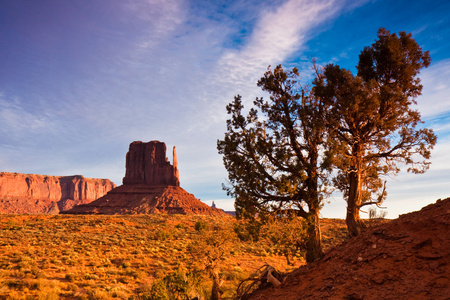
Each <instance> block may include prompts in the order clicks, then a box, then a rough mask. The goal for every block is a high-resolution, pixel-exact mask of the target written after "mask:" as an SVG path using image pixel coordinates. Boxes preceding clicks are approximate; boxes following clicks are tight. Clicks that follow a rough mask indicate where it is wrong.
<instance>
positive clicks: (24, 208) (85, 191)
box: [0, 172, 116, 214]
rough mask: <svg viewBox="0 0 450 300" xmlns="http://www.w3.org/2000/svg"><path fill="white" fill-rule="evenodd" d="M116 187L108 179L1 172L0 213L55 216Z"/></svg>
mask: <svg viewBox="0 0 450 300" xmlns="http://www.w3.org/2000/svg"><path fill="white" fill-rule="evenodd" d="M115 187H116V185H115V184H114V183H113V182H111V181H110V180H108V179H93V178H85V177H83V176H81V175H75V176H47V175H36V174H21V173H8V172H0V213H4V214H5V213H18V214H24V213H30V214H35V213H38V214H40V213H58V212H59V211H64V210H68V209H71V208H72V207H74V206H75V205H78V204H84V203H89V202H92V201H94V200H96V199H98V198H100V197H102V196H103V195H105V194H106V193H107V192H108V191H110V190H112V189H113V188H115Z"/></svg>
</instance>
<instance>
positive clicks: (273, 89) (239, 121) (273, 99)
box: [217, 66, 325, 262]
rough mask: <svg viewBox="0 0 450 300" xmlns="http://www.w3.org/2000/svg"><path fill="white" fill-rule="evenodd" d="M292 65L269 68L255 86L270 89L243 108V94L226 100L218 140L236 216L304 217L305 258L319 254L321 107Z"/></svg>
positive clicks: (323, 129) (323, 178)
mask: <svg viewBox="0 0 450 300" xmlns="http://www.w3.org/2000/svg"><path fill="white" fill-rule="evenodd" d="M298 78H299V72H298V70H297V69H296V68H294V69H292V70H287V71H285V70H284V69H283V68H282V67H281V66H277V67H276V68H275V69H274V70H273V71H272V70H270V67H269V69H268V71H267V72H266V73H265V74H264V76H263V77H262V78H261V79H260V80H259V81H258V86H259V87H261V88H262V90H263V91H266V92H268V93H269V95H270V99H269V100H265V99H263V98H256V100H255V101H254V102H253V107H252V108H251V109H250V110H249V111H248V114H247V115H245V113H244V106H243V102H242V97H241V96H240V95H238V96H236V97H235V98H234V101H233V102H231V103H230V104H229V105H228V106H227V112H228V114H229V115H230V119H229V120H227V132H226V133H225V138H224V139H223V140H219V141H218V142H217V146H218V150H219V153H220V154H223V161H224V165H225V168H226V169H227V171H228V178H229V186H224V189H226V190H227V193H228V195H231V196H233V197H234V198H235V208H236V213H237V216H238V217H247V218H252V217H254V216H255V215H256V214H257V213H259V214H260V215H262V214H265V213H274V212H275V213H277V214H284V213H286V211H289V213H295V214H296V215H298V216H300V217H302V218H304V219H305V220H306V224H307V225H306V226H307V229H306V235H307V237H306V260H307V261H308V262H310V261H313V260H315V259H317V258H320V257H322V255H323V253H322V246H321V238H320V227H319V211H320V209H321V208H322V198H323V192H324V190H322V188H323V187H324V186H325V185H322V183H324V180H325V176H323V170H324V168H322V166H321V159H320V150H321V147H322V144H323V141H324V135H325V127H324V120H323V117H324V115H325V114H324V112H325V107H324V106H323V103H322V102H321V101H320V99H317V98H315V97H314V96H313V95H312V94H310V93H309V91H308V89H306V88H304V87H302V86H301V85H300V82H299V79H298Z"/></svg>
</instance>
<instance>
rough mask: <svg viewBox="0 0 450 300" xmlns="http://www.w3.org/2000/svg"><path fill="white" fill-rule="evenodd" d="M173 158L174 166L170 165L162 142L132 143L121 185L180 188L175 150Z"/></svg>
mask: <svg viewBox="0 0 450 300" xmlns="http://www.w3.org/2000/svg"><path fill="white" fill-rule="evenodd" d="M173 156H174V157H173V162H174V165H171V164H170V162H169V160H168V158H167V157H166V144H165V143H163V142H159V141H151V142H148V143H143V142H141V141H137V142H132V143H131V144H130V148H129V150H128V153H127V155H126V172H125V177H124V178H123V184H124V185H133V184H145V185H152V186H155V185H165V186H180V180H179V177H178V168H177V157H176V152H175V149H174V151H173Z"/></svg>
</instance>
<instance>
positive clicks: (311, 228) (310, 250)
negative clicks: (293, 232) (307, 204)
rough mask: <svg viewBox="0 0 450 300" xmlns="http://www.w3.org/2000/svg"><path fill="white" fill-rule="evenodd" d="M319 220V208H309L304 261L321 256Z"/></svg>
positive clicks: (313, 259) (311, 260)
mask: <svg viewBox="0 0 450 300" xmlns="http://www.w3.org/2000/svg"><path fill="white" fill-rule="evenodd" d="M319 220H320V219H319V210H315V209H313V210H311V211H310V212H309V216H308V219H307V223H308V228H307V230H306V234H307V240H306V262H313V261H315V260H316V259H319V258H322V257H323V251H322V241H321V240H322V238H321V233H320V223H319V222H320V221H319Z"/></svg>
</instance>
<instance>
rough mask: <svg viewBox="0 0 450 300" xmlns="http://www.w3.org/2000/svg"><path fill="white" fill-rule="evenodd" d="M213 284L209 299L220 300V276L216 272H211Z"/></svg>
mask: <svg viewBox="0 0 450 300" xmlns="http://www.w3.org/2000/svg"><path fill="white" fill-rule="evenodd" d="M212 278H213V286H212V290H211V300H220V278H219V274H218V273H217V272H214V273H213V276H212Z"/></svg>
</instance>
